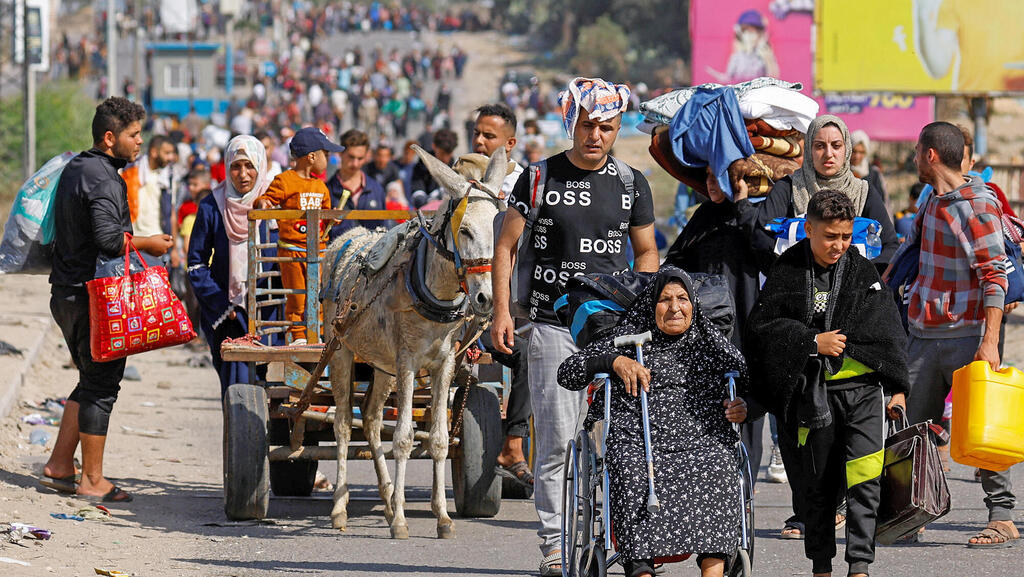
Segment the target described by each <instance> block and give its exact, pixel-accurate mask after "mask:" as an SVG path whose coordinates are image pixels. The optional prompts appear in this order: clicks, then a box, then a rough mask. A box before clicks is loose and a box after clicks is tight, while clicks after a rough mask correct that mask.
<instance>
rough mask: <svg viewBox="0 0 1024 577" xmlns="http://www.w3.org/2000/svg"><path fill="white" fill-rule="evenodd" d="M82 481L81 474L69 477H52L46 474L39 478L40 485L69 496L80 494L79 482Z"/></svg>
mask: <svg viewBox="0 0 1024 577" xmlns="http://www.w3.org/2000/svg"><path fill="white" fill-rule="evenodd" d="M81 479H82V476H81V475H80V474H77V475H76V474H74V473H72V474H70V475H68V476H67V477H51V476H49V475H46V474H44V475H43V476H42V477H39V484H40V485H42V486H44V487H47V488H50V489H53V490H54V491H57V492H58V493H66V494H68V495H74V494H75V493H76V492H78V481H80V480H81Z"/></svg>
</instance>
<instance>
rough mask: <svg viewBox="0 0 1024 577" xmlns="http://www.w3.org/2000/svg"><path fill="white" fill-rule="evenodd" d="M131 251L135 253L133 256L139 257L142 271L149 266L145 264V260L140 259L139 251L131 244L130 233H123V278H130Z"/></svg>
mask: <svg viewBox="0 0 1024 577" xmlns="http://www.w3.org/2000/svg"><path fill="white" fill-rule="evenodd" d="M131 251H135V256H137V257H139V262H141V263H142V270H146V269H148V268H149V264H148V263H146V259H144V258H142V255H141V254H139V249H138V248H136V247H135V243H134V242H132V233H130V232H126V233H124V276H126V277H131V276H132V274H131Z"/></svg>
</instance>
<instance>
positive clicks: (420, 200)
mask: <svg viewBox="0 0 1024 577" xmlns="http://www.w3.org/2000/svg"><path fill="white" fill-rule="evenodd" d="M432 142H433V149H432V150H431V153H432V154H433V155H434V156H435V157H437V159H438V160H440V161H441V162H443V163H445V164H447V165H448V166H451V165H452V164H454V163H455V147H457V146H458V145H459V137H458V136H457V135H456V134H455V133H454V132H452V131H451V130H448V129H447V128H442V129H440V130H438V131H437V132H435V133H434V137H433V139H432ZM405 193H406V195H407V196H408V198H409V206H412V207H413V208H419V207H421V206H423V205H424V204H427V203H428V202H430V201H431V200H437V199H439V198H441V192H440V190H438V184H437V183H436V182H434V177H433V176H431V175H430V171H429V170H427V165H425V164H423V162H422V161H420V162H417V163H416V165H415V166H413V167H412V182H411V183H410V185H409V190H407V191H405Z"/></svg>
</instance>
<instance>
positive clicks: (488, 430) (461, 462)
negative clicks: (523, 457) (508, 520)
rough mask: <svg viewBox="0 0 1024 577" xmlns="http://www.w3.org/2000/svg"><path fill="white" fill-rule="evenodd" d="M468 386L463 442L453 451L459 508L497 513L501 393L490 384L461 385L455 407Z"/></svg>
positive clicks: (465, 512)
mask: <svg viewBox="0 0 1024 577" xmlns="http://www.w3.org/2000/svg"><path fill="white" fill-rule="evenodd" d="M467 390H468V394H469V397H468V398H467V399H466V408H465V411H464V413H463V415H462V435H461V439H460V441H461V442H460V443H459V446H458V447H456V448H455V450H454V451H452V489H453V490H454V491H453V492H454V493H455V510H456V511H457V512H458V514H459V515H461V516H462V517H493V516H495V515H497V514H498V510H499V509H501V477H500V476H499V475H498V474H497V473H495V472H494V467H495V466H496V464H497V462H498V453H500V452H501V443H502V434H501V411H500V409H499V407H498V396H497V395H496V394H495V392H494V391H493V390H492V389H491V388H490V387H486V386H479V385H474V386H468V387H465V386H464V387H459V389H458V390H457V391H456V392H455V401H454V406H455V407H459V406H461V405H462V396H463V395H465V394H467Z"/></svg>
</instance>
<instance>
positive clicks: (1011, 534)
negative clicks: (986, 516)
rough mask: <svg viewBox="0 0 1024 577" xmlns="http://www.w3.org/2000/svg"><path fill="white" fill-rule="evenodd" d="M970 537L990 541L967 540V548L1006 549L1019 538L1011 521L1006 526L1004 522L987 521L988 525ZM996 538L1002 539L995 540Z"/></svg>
mask: <svg viewBox="0 0 1024 577" xmlns="http://www.w3.org/2000/svg"><path fill="white" fill-rule="evenodd" d="M971 539H988V540H989V541H991V543H971V542H970V540H968V542H967V547H968V548H969V549H1006V548H1008V547H1013V546H1014V545H1016V541H1017V540H1018V539H1020V533H1018V532H1017V527H1015V526H1014V525H1013V523H1012V522H1010V524H1009V526H1007V525H1006V522H1001V521H989V523H988V526H987V527H985V528H984V529H982V530H981V531H980V532H979V533H978V534H977V535H975V536H974V537H971ZM996 539H1002V540H1001V541H996Z"/></svg>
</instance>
